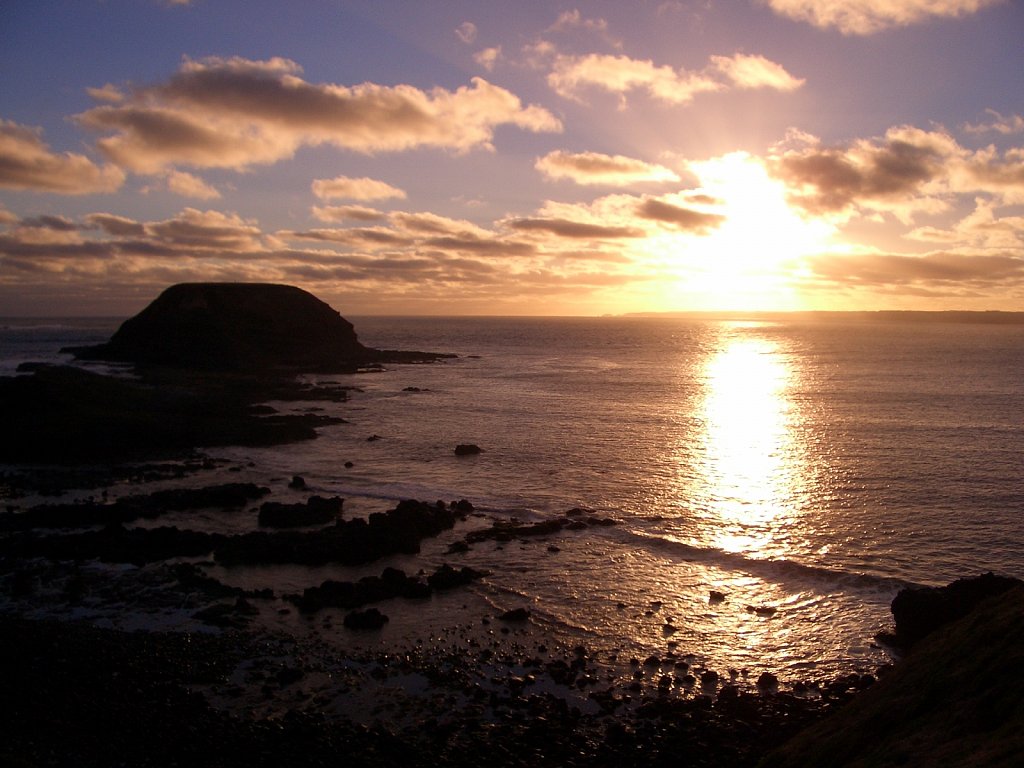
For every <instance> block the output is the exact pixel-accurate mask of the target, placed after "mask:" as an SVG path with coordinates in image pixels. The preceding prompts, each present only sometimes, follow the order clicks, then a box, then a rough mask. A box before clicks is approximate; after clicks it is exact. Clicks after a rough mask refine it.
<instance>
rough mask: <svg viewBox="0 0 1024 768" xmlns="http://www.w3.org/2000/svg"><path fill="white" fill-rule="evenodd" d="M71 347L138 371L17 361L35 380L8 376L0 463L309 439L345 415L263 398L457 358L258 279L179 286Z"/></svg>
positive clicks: (137, 456)
mask: <svg viewBox="0 0 1024 768" xmlns="http://www.w3.org/2000/svg"><path fill="white" fill-rule="evenodd" d="M65 351H69V352H72V353H74V354H75V356H76V357H77V358H78V359H79V360H84V361H107V362H120V363H130V364H132V366H133V371H134V373H135V378H127V377H115V376H109V375H100V374H97V373H93V372H91V371H87V370H83V369H81V368H76V367H71V366H50V365H39V364H30V365H28V366H23V367H22V368H19V370H21V371H23V372H26V373H30V374H31V375H27V376H17V377H4V378H0V419H2V420H3V423H4V424H5V427H6V431H7V434H8V435H10V436H11V439H8V440H4V441H0V461H2V462H10V463H65V464H70V463H81V462H92V463H95V462H97V461H137V460H143V459H149V458H158V457H168V456H178V455H181V454H183V453H187V452H188V451H189V450H191V449H197V448H206V447H211V446H220V445H276V444H281V443H287V442H293V441H296V440H306V439H311V438H314V437H316V435H317V432H316V429H317V427H320V426H324V425H327V424H334V423H339V422H340V421H341V419H338V418H331V417H327V416H322V415H317V414H311V413H301V414H297V413H277V412H275V411H274V409H272V408H269V407H267V406H265V405H261V404H262V403H266V402H267V401H268V400H284V401H290V400H291V401H294V400H332V401H342V400H345V399H346V397H347V394H346V393H347V390H348V389H351V387H346V386H344V385H341V384H337V383H335V384H326V385H319V386H314V385H310V384H308V383H304V382H301V381H299V380H298V379H297V378H296V375H297V374H300V373H314V372H320V373H323V372H330V373H355V372H357V371H360V370H366V369H371V368H374V367H376V368H378V369H379V368H380V366H382V365H384V364H388V363H429V362H436V361H438V360H440V359H442V358H446V357H454V355H446V354H441V353H432V352H400V351H394V350H380V349H372V348H370V347H367V346H364V345H363V344H362V343H360V341H359V339H358V338H357V337H356V333H355V330H354V328H353V327H352V324H351V323H350V322H348V321H347V320H345V319H344V318H343V317H342V316H341V315H340V314H338V312H336V311H335V310H334V309H332V308H331V307H330V306H328V305H327V304H325V303H324V302H322V301H320V300H319V299H317V298H316V297H315V296H313V295H312V294H310V293H307V292H306V291H303V290H301V289H299V288H295V287H293V286H287V285H270V284H261V283H182V284H180V285H174V286H171V287H170V288H168V289H167V290H165V291H164V292H163V293H162V294H160V296H159V297H157V299H156V300H154V301H153V302H152V303H151V304H150V305H149V306H148V307H146V309H144V310H143V311H142V312H140V313H139V314H138V315H136V316H135V317H132V318H130V319H129V320H126V321H125V322H124V323H123V324H122V326H121V327H120V328H119V329H118V331H117V332H116V333H115V334H114V335H113V336H112V337H111V338H110V340H109V341H107V342H106V343H104V344H99V345H96V346H92V347H79V348H71V349H67V350H65Z"/></svg>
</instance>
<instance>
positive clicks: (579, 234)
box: [505, 219, 644, 240]
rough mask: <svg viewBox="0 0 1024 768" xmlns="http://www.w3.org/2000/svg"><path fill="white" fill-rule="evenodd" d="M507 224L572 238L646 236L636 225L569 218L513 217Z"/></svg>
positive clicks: (517, 228) (519, 229) (523, 229)
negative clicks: (591, 221) (620, 225)
mask: <svg viewBox="0 0 1024 768" xmlns="http://www.w3.org/2000/svg"><path fill="white" fill-rule="evenodd" d="M505 225H506V226H507V227H508V228H509V229H514V230H517V231H520V232H544V233H547V234H552V235H556V236H557V237H567V238H572V239H586V240H605V239H609V238H611V239H616V238H636V237H643V236H644V231H643V230H642V229H637V228H635V227H617V226H606V225H603V224H592V223H589V222H581V221H572V220H568V219H511V220H509V221H507V222H505Z"/></svg>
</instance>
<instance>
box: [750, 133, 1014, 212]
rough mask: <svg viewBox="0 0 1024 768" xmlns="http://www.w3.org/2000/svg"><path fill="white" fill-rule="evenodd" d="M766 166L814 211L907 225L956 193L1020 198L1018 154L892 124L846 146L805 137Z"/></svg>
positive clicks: (793, 196)
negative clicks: (881, 217) (875, 216)
mask: <svg viewBox="0 0 1024 768" xmlns="http://www.w3.org/2000/svg"><path fill="white" fill-rule="evenodd" d="M769 164H770V166H771V167H772V170H773V173H774V174H775V175H776V176H777V177H778V178H780V179H782V180H783V181H785V183H786V184H787V185H788V186H789V188H790V190H791V199H792V201H793V202H794V203H796V204H798V205H800V206H802V207H803V208H805V209H806V210H808V211H810V212H812V213H816V214H830V213H845V214H851V213H853V212H855V211H857V210H860V211H862V212H863V211H866V212H875V213H889V214H891V215H893V216H895V217H896V218H897V219H899V220H900V221H903V222H904V223H910V222H911V221H912V220H913V219H914V217H915V216H917V215H918V214H922V213H941V212H943V211H946V210H948V209H949V208H950V207H951V204H952V202H953V201H954V200H955V199H956V198H957V197H958V196H960V195H976V194H982V195H990V196H992V197H993V198H995V199H997V200H999V201H1000V202H1001V203H1003V204H1016V203H1024V153H1019V152H1017V151H1016V150H1013V149H1011V150H1008V151H1007V152H1005V153H1003V154H1002V155H1000V154H999V153H998V151H997V150H996V149H995V148H994V147H986V148H984V149H981V150H977V151H972V150H970V149H968V148H965V147H963V146H961V145H960V144H959V143H958V142H957V140H956V139H954V138H953V137H952V136H951V135H950V134H949V133H948V132H946V131H944V130H941V129H940V130H933V131H925V130H922V129H919V128H915V127H913V126H898V127H895V128H891V129H890V130H889V131H887V132H886V134H885V136H883V137H881V138H877V139H860V140H858V141H855V142H853V143H851V144H849V145H846V146H836V147H821V146H819V145H818V144H815V143H805V145H804V147H803V148H798V149H790V150H784V151H782V152H779V153H777V154H775V155H774V156H773V157H772V158H770V160H769Z"/></svg>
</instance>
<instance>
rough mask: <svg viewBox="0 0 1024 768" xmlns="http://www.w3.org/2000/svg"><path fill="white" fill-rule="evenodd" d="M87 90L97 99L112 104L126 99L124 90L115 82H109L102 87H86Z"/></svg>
mask: <svg viewBox="0 0 1024 768" xmlns="http://www.w3.org/2000/svg"><path fill="white" fill-rule="evenodd" d="M85 92H86V93H88V94H89V96H91V97H92V98H93V99H94V100H95V101H105V102H108V103H110V104H120V103H121V102H122V101H124V99H125V95H124V91H122V90H121V89H120V88H118V87H117V86H116V85H114V84H113V83H107V84H106V85H104V86H103V87H102V88H86V89H85Z"/></svg>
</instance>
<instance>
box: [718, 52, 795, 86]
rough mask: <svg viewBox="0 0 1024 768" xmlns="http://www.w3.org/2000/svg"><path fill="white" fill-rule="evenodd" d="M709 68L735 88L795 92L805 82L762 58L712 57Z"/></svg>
mask: <svg viewBox="0 0 1024 768" xmlns="http://www.w3.org/2000/svg"><path fill="white" fill-rule="evenodd" d="M711 66H712V67H713V68H714V69H717V70H718V71H719V72H721V73H722V74H723V75H725V77H726V78H728V79H729V80H730V81H731V82H732V84H733V85H735V86H736V87H737V88H773V89H775V90H777V91H795V90H796V89H797V88H799V87H800V86H802V85H803V84H804V83H805V82H807V81H806V80H804V79H802V78H797V77H793V75H791V74H789V72H787V71H786V70H785V68H784V67H783V66H782V65H781V64H778V63H776V62H774V61H769V60H768V59H766V58H765V57H764V56H748V55H746V54H742V53H737V54H735V55H733V56H712V57H711Z"/></svg>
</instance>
